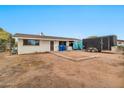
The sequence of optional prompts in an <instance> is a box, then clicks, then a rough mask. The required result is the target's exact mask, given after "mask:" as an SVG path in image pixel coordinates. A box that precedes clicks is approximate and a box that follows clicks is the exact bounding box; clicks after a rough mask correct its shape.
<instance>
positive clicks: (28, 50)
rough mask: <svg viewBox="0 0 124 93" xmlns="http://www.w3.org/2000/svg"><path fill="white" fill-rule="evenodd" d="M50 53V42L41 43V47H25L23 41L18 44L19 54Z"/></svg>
mask: <svg viewBox="0 0 124 93" xmlns="http://www.w3.org/2000/svg"><path fill="white" fill-rule="evenodd" d="M47 51H50V41H41V40H40V44H39V46H31V45H24V46H23V40H22V39H20V40H19V42H18V54H26V53H35V52H47Z"/></svg>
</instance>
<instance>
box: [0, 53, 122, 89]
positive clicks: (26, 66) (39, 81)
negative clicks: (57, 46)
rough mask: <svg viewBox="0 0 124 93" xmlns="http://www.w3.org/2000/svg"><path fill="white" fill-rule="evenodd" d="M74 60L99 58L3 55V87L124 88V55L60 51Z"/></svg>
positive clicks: (0, 74)
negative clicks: (94, 56) (93, 56)
mask: <svg viewBox="0 0 124 93" xmlns="http://www.w3.org/2000/svg"><path fill="white" fill-rule="evenodd" d="M57 53H59V54H61V55H64V56H68V57H72V58H83V57H88V56H89V57H90V56H92V55H96V56H97V57H96V58H93V59H87V60H80V61H76V62H75V61H72V60H69V59H66V58H63V57H59V56H57V55H54V54H52V53H41V54H28V55H13V56H7V55H6V54H5V53H1V54H0V87H19V88H20V87H24V88H30V87H33V88H36V87H37V88H41V87H42V88H43V87H47V88H51V87H54V88H77V87H78V88H80V87H81V88H84V87H88V88H89V87H91V88H94V87H98V88H99V87H100V88H101V87H109V88H110V87H124V55H121V54H107V53H88V52H82V51H70V52H69V51H67V52H57Z"/></svg>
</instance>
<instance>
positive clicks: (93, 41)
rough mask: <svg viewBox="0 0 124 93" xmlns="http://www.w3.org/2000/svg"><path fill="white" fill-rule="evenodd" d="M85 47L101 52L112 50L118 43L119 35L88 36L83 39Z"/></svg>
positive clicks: (87, 49) (88, 49)
mask: <svg viewBox="0 0 124 93" xmlns="http://www.w3.org/2000/svg"><path fill="white" fill-rule="evenodd" d="M83 45H84V49H85V50H86V51H90V52H92V51H96V52H101V51H102V50H111V47H112V46H116V45H117V36H116V35H109V36H101V37H96V38H86V39H83Z"/></svg>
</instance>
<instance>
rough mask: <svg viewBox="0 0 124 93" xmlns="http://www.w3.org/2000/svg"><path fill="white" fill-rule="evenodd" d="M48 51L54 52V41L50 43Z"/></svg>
mask: <svg viewBox="0 0 124 93" xmlns="http://www.w3.org/2000/svg"><path fill="white" fill-rule="evenodd" d="M50 51H54V41H50Z"/></svg>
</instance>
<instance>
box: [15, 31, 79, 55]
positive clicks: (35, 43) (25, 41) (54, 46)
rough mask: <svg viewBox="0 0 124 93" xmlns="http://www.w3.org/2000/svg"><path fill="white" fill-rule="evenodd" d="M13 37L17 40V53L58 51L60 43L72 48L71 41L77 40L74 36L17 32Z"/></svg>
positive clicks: (67, 48) (69, 48)
mask: <svg viewBox="0 0 124 93" xmlns="http://www.w3.org/2000/svg"><path fill="white" fill-rule="evenodd" d="M13 37H14V38H15V39H16V40H17V46H18V48H17V52H18V54H27V53H36V52H49V51H59V46H60V45H62V44H64V45H65V46H66V50H72V46H73V42H74V41H77V40H79V39H76V38H66V37H56V36H46V35H31V34H21V33H17V34H15V35H14V36H13Z"/></svg>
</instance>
